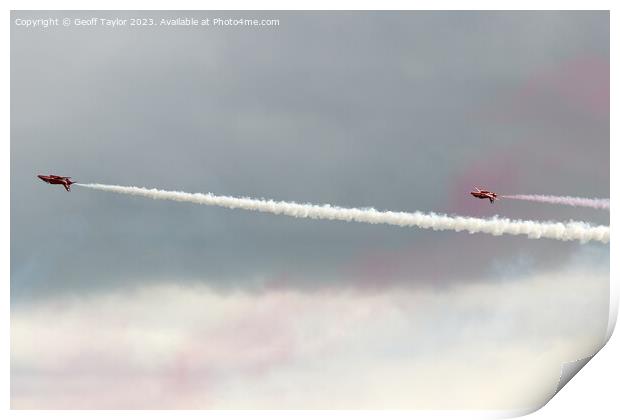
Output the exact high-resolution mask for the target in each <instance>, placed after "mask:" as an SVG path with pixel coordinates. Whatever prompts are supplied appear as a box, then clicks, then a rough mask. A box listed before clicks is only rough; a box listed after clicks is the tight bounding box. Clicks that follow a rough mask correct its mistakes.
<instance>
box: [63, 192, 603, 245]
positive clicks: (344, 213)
mask: <svg viewBox="0 0 620 420" xmlns="http://www.w3.org/2000/svg"><path fill="white" fill-rule="evenodd" d="M75 185H79V186H81V187H85V188H91V189H95V190H99V191H108V192H114V193H118V194H128V195H135V196H140V197H146V198H151V199H154V200H172V201H183V202H189V203H196V204H204V205H208V206H218V207H225V208H229V209H243V210H252V211H259V212H263V213H271V214H276V215H285V216H290V217H298V218H309V219H323V220H340V221H345V222H359V223H370V224H387V225H395V226H401V227H418V228H422V229H432V230H451V231H455V232H461V231H464V232H469V233H487V234H491V235H495V236H500V235H525V236H527V237H529V238H548V239H555V240H561V241H580V242H582V243H585V242H588V241H598V242H602V243H607V242H609V226H590V225H589V224H587V223H584V222H569V223H559V222H536V221H527V220H511V219H501V218H498V217H494V218H490V219H479V218H474V217H462V216H448V215H444V214H435V213H422V212H419V211H416V212H414V213H405V212H392V211H378V210H375V209H372V208H370V209H367V208H364V209H357V208H342V207H334V206H331V205H329V204H325V205H315V204H300V203H294V202H286V201H273V200H264V199H253V198H237V197H229V196H217V195H213V194H211V193H207V194H201V193H186V192H181V191H164V190H158V189H154V188H153V189H148V188H141V187H124V186H119V185H103V184H75Z"/></svg>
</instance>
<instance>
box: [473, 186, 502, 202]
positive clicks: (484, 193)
mask: <svg viewBox="0 0 620 420" xmlns="http://www.w3.org/2000/svg"><path fill="white" fill-rule="evenodd" d="M474 188H475V191H471V192H470V194H471V195H473V196H474V197H476V198H480V199H482V200H484V199H487V198H488V199H489V201H490V202H491V203H493V202H494V201H495V200H497V193H494V192H492V191H488V190H483V189H480V188H478V187H474Z"/></svg>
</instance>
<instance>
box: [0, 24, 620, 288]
mask: <svg viewBox="0 0 620 420" xmlns="http://www.w3.org/2000/svg"><path fill="white" fill-rule="evenodd" d="M148 14H149V16H151V15H152V16H155V17H156V18H157V17H160V16H162V13H151V12H149V13H148ZM49 15H58V16H60V15H61V13H59V12H53V13H23V12H16V13H14V14H13V17H14V18H15V17H19V16H28V17H37V16H49ZM62 15H63V16H64V14H62ZM108 15H109V16H111V17H114V16H115V13H114V12H106V13H103V14H102V16H108ZM131 15H132V13H129V14H124V16H131ZM133 15H135V16H141V15H142V14H141V13H136V14H133ZM181 15H183V14H181ZM226 15H230V16H233V15H234V16H237V15H239V14H238V13H233V14H229V13H219V12H218V13H215V12H203V13H198V16H207V17H208V16H211V17H213V16H226ZM241 15H243V14H241ZM249 15H251V16H259V17H263V16H264V17H269V18H273V17H276V18H279V19H280V22H281V23H280V26H279V27H274V28H260V29H258V28H254V29H249V28H220V29H215V28H211V29H208V30H207V29H199V28H166V29H164V28H156V29H143V30H135V29H117V30H110V29H105V28H101V27H96V28H86V29H83V28H75V27H72V28H69V29H64V28H60V29H57V30H24V29H19V28H16V27H15V26H12V47H13V48H12V53H11V54H12V57H11V58H12V61H11V66H12V67H11V79H12V87H11V95H12V97H11V99H12V143H11V146H12V150H11V153H12V168H11V171H12V177H11V198H12V200H11V213H12V222H11V223H12V226H11V227H12V229H11V231H12V255H11V258H12V280H13V282H12V294H13V296H14V297H16V298H18V297H19V298H23V297H27V296H31V295H36V294H38V293H40V292H42V293H49V292H52V291H57V290H64V289H65V288H67V287H68V288H70V289H71V290H76V289H83V288H87V289H88V288H91V287H94V288H100V287H103V288H105V287H107V286H108V285H118V284H119V283H124V282H125V281H126V279H125V277H126V276H127V275H128V274H130V275H131V276H132V277H133V278H142V279H144V280H145V281H152V279H153V278H154V277H155V278H156V277H159V276H161V275H172V274H179V273H182V274H183V275H184V276H186V277H191V278H196V279H197V280H200V278H201V277H202V276H203V275H204V274H217V275H218V276H220V277H222V278H225V277H227V276H228V275H229V274H235V275H236V274H239V273H244V274H248V273H254V274H256V273H257V272H258V273H261V274H265V275H278V274H281V273H283V272H286V273H287V274H288V275H291V276H292V277H293V278H294V277H297V276H296V274H301V275H300V276H299V277H304V274H307V273H314V272H317V273H320V274H319V275H320V276H325V275H327V276H329V275H332V276H333V274H334V270H335V272H336V273H338V272H339V271H341V270H347V269H348V268H347V267H348V266H349V265H351V264H355V261H356V260H358V259H360V258H364V257H365V256H367V255H368V254H372V253H374V252H384V251H385V250H397V251H404V252H407V250H408V249H410V248H414V249H415V248H416V247H418V246H419V245H420V244H422V243H423V244H424V247H430V248H431V249H434V248H435V247H437V249H440V248H443V247H444V246H448V247H449V248H456V249H451V251H450V252H451V260H452V261H454V267H453V269H454V270H460V269H459V266H468V265H469V264H470V263H469V262H468V261H474V264H475V265H478V262H479V261H482V260H484V261H486V260H488V259H489V257H493V255H491V256H489V255H488V254H487V251H488V247H487V246H484V244H485V243H488V245H489V247H491V248H492V249H493V254H497V255H498V258H499V260H500V261H501V260H502V258H503V257H502V256H507V255H508V256H512V255H513V254H514V253H515V252H516V253H520V254H522V255H523V257H524V258H526V259H529V260H532V263H533V264H535V263H537V259H538V258H537V255H540V254H541V253H542V254H543V255H545V253H547V252H548V253H550V254H553V255H560V256H561V255H566V254H567V253H570V252H572V250H573V249H574V248H575V245H573V244H563V243H551V242H549V241H540V242H538V241H530V240H526V239H515V238H500V239H497V238H483V237H481V236H480V235H477V236H473V237H469V236H467V235H458V234H457V235H453V234H448V233H445V234H444V233H440V234H436V233H429V232H420V231H415V230H407V229H394V228H386V227H376V226H352V225H347V224H341V223H325V222H316V221H299V220H288V219H286V218H277V217H272V216H268V215H257V214H244V213H242V212H229V211H226V210H222V209H205V208H202V207H196V206H188V205H181V204H177V203H153V202H149V201H145V200H139V199H131V198H127V197H111V196H107V195H102V194H99V193H96V192H91V191H80V190H79V189H76V191H75V193H73V194H70V195H67V194H60V191H57V189H56V188H49V187H47V186H45V185H43V184H42V183H40V182H39V181H38V180H36V179H35V178H34V174H35V173H48V172H50V173H60V174H68V175H72V176H73V177H74V178H75V179H77V180H78V181H85V182H91V181H92V182H103V183H106V182H108V183H118V184H132V185H134V184H135V185H145V186H156V187H161V188H169V189H183V190H186V191H211V192H214V193H220V194H232V195H249V196H263V197H270V198H271V197H273V198H277V199H286V200H296V201H310V202H316V203H334V204H339V205H342V206H374V207H376V208H381V209H394V210H417V209H420V210H425V211H432V210H434V211H446V212H459V213H463V212H467V213H471V214H476V215H491V214H495V213H498V214H501V215H506V216H509V217H519V218H535V219H558V220H565V219H569V218H574V219H581V218H587V219H588V220H592V221H593V222H596V223H607V220H608V215H607V214H606V213H604V212H592V211H586V210H576V209H571V208H568V209H565V208H559V207H553V206H545V205H532V204H522V203H517V202H507V203H499V205H497V206H493V207H488V206H482V205H481V203H478V202H476V203H473V204H472V206H474V205H475V207H476V208H473V207H472V208H460V207H462V206H460V205H459V203H460V201H459V200H466V199H467V200H469V198H468V197H467V196H466V192H467V191H466V190H463V189H458V188H460V187H461V185H460V184H459V180H460V179H463V178H464V177H467V176H469V178H471V176H470V175H468V172H471V171H472V169H471V168H472V167H473V168H476V167H479V170H480V171H481V172H480V174H481V175H484V177H477V178H476V182H477V183H480V184H484V185H488V186H489V187H493V188H495V189H497V190H499V191H500V192H501V191H507V192H523V193H550V194H572V195H578V196H579V195H581V196H601V197H606V196H608V191H609V176H608V171H609V163H608V162H609V139H608V135H609V133H608V130H609V121H608V118H609V117H608V115H607V114H604V113H603V114H602V115H601V114H600V113H596V112H595V111H597V110H596V109H595V110H594V111H592V110H590V109H585V110H584V109H583V107H581V108H580V104H579V103H578V102H579V100H581V102H584V100H583V98H580V97H579V96H578V94H579V92H580V90H579V89H578V88H574V89H573V90H575V91H576V94H575V95H573V97H571V96H570V93H571V92H570V91H569V92H568V95H569V96H568V97H567V96H566V95H567V94H566V92H564V91H563V90H560V89H555V90H554V86H550V85H549V84H548V83H544V82H541V83H539V84H540V85H541V86H536V80H538V79H541V78H544V77H545V75H546V76H547V77H550V75H556V76H557V78H561V77H563V74H564V73H566V72H569V71H570V69H568V70H567V67H568V66H571V65H574V64H575V62H577V64H579V65H582V64H580V63H582V62H584V61H585V62H586V65H590V67H595V68H594V70H593V71H594V72H595V73H594V74H593V75H592V77H596V78H597V79H596V80H592V79H590V78H588V77H587V75H582V76H583V78H582V79H580V80H578V82H579V83H581V84H586V85H588V84H589V85H591V89H590V90H596V89H597V88H598V87H599V85H600V84H601V83H603V84H605V83H607V84H608V74H604V73H603V74H600V69H599V68H597V67H596V65H597V64H598V62H597V61H596V60H599V61H600V60H602V61H603V63H602V67H603V69H605V67H604V66H605V62H604V60H606V59H607V57H608V34H609V27H608V15H607V14H606V13H602V12H593V13H572V12H567V13H559V12H550V13H527V12H518V13H472V12H463V13H446V14H441V13H431V12H429V13H413V12H412V13H389V12H383V13H368V14H367V13H355V12H348V13H344V12H343V13H321V12H312V13H303V14H301V13H276V12H274V13H262V14H261V13H250V14H249ZM69 16H81V17H87V16H90V15H89V14H87V13H81V12H79V13H78V12H74V13H73V14H70V15H69ZM591 62H593V63H594V64H588V63H591ZM596 71H598V73H596ZM541 75H542V76H541ZM601 77H603V78H605V77H606V78H607V79H606V80H605V79H604V80H600V78H601ZM569 82H570V81H569ZM532 86H533V87H532ZM586 88H588V86H586ZM528 89H529V90H528ZM564 90H566V89H564ZM524 91H525V92H526V93H524ZM530 91H531V92H530ZM587 92H589V91H588V90H587ZM576 95H577V96H576ZM523 97H525V98H523ZM586 99H588V98H586ZM521 102H525V104H522V103H521ZM547 102H550V103H547ZM571 102H577V103H571ZM586 105H587V104H586ZM475 170H476V169H474V171H475ZM469 181H470V179H467V180H466V182H469ZM462 187H464V188H465V189H466V188H468V187H469V185H463V186H462ZM457 196H458V197H457ZM460 196H462V198H461V197H460ZM477 207H481V208H482V207H484V208H482V209H480V210H478V209H477ZM454 241H456V242H457V243H459V246H458V247H451V246H450V245H449V244H450V243H453V242H454ZM480 243H482V244H483V245H482V246H481V247H480V249H481V252H476V251H475V249H474V250H470V251H468V252H466V253H465V254H463V253H462V252H461V249H462V246H464V245H466V244H467V245H469V246H468V248H471V247H473V248H478V246H477V244H480ZM592 246H596V245H592ZM459 255H462V256H463V257H466V258H465V260H464V261H459ZM545 259H547V257H545ZM554 259H555V258H552V260H554ZM559 259H560V260H561V258H559ZM476 260H477V261H476ZM447 271H450V270H447ZM466 271H467V269H466ZM474 271H475V272H473V273H472V274H473V275H474V276H475V277H476V278H478V277H480V276H481V275H486V274H489V273H484V271H485V270H482V271H483V272H479V271H477V270H474ZM412 274H414V273H412ZM450 275H451V273H450V272H446V273H445V276H446V277H449V276H450ZM336 276H339V275H338V274H336ZM413 277H415V276H413ZM465 280H466V281H469V279H465Z"/></svg>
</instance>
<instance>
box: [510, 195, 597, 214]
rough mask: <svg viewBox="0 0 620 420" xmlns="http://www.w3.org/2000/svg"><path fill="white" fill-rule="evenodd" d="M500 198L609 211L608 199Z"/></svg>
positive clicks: (538, 196) (522, 196)
mask: <svg viewBox="0 0 620 420" xmlns="http://www.w3.org/2000/svg"><path fill="white" fill-rule="evenodd" d="M502 198H512V199H514V200H525V201H535V202H537V203H550V204H562V205H564V206H573V207H590V208H593V209H605V210H609V198H580V197H567V196H556V195H527V194H518V195H503V196H502Z"/></svg>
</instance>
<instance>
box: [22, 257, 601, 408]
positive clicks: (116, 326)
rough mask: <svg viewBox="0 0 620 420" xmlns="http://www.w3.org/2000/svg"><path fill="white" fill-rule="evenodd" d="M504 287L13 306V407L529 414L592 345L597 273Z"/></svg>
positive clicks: (573, 269) (203, 294) (197, 295)
mask: <svg viewBox="0 0 620 420" xmlns="http://www.w3.org/2000/svg"><path fill="white" fill-rule="evenodd" d="M588 258H589V257H588ZM501 286H502V287H497V285H494V284H478V285H473V286H472V285H458V286H454V287H451V288H449V289H447V290H445V291H443V292H442V293H437V292H436V291H432V290H417V291H416V290H395V289H390V290H387V291H383V292H378V293H375V294H360V293H357V292H354V291H348V292H345V291H342V290H340V291H331V292H313V293H300V292H297V291H272V292H271V293H266V294H262V295H259V296H257V295H253V294H247V293H243V292H233V293H229V294H219V293H214V292H213V291H212V290H211V289H209V288H206V287H205V286H203V285H200V286H194V287H182V286H175V285H173V284H172V283H170V284H168V285H163V286H144V287H142V288H140V289H138V290H136V291H134V292H131V293H126V292H122V291H117V292H110V293H105V294H100V295H98V296H93V297H89V298H87V299H77V298H68V297H67V298H54V299H49V300H48V301H46V303H45V304H32V305H28V306H23V307H19V308H18V309H17V310H15V311H14V312H13V316H12V321H11V327H12V328H11V329H12V335H11V350H12V351H11V355H12V357H11V373H12V388H11V401H12V406H13V408H272V409H274V408H349V409H353V408H426V409H436V408H443V409H454V408H455V409H466V408H472V409H527V408H534V407H537V406H539V405H540V404H542V403H543V402H545V401H546V400H547V399H548V398H549V397H550V396H551V395H552V394H553V391H554V390H555V387H556V385H557V381H558V380H559V376H560V368H561V364H562V363H564V362H567V361H571V360H576V359H579V358H583V357H585V356H588V355H590V354H591V353H592V352H594V351H596V350H597V349H598V348H599V346H600V345H601V344H602V340H603V338H604V335H605V331H606V327H607V312H608V298H607V288H608V272H607V269H606V267H604V266H602V267H600V268H599V269H595V270H593V269H590V268H588V269H585V270H584V269H583V266H582V265H581V263H580V262H574V263H573V264H571V265H570V266H569V267H567V268H565V269H562V270H559V271H547V272H541V273H538V274H534V275H527V276H520V277H518V278H515V279H512V280H511V281H508V282H506V281H504V282H502V283H501ZM51 319H53V322H50V320H51Z"/></svg>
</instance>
